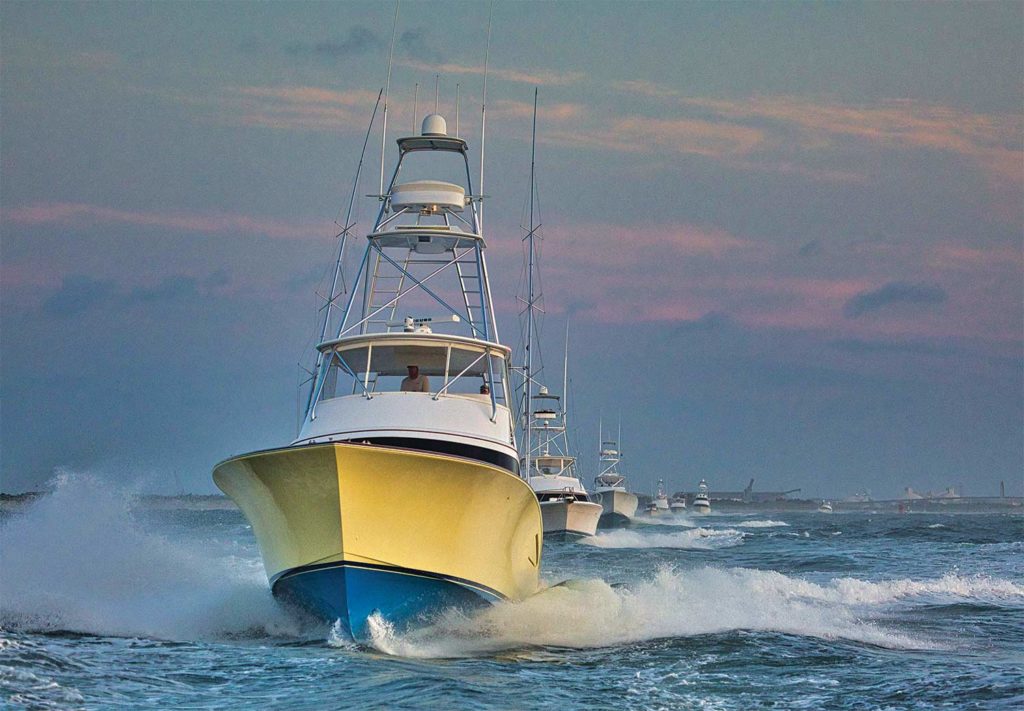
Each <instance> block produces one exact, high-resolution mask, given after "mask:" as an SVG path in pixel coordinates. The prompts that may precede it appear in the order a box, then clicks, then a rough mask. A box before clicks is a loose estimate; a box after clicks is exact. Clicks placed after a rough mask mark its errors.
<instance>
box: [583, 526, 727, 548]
mask: <svg viewBox="0 0 1024 711" xmlns="http://www.w3.org/2000/svg"><path fill="white" fill-rule="evenodd" d="M742 542H743V533H742V532H740V531H737V530H735V529H732V528H724V529H714V528H693V529H688V530H686V531H678V532H673V533H646V532H640V531H629V530H624V529H623V530H617V531H609V532H608V533H599V534H597V535H596V536H591V537H590V538H584V539H583V540H582V541H581V543H584V544H585V545H589V546H596V547H598V548H681V549H683V550H713V549H716V548H728V547H731V546H738V545H740V544H741V543H742Z"/></svg>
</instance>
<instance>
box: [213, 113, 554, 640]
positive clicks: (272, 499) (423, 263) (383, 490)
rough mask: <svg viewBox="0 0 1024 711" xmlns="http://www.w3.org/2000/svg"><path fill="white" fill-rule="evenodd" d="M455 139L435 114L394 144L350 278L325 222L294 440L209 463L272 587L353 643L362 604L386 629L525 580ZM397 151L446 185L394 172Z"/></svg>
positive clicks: (462, 148) (531, 499) (462, 150)
mask: <svg viewBox="0 0 1024 711" xmlns="http://www.w3.org/2000/svg"><path fill="white" fill-rule="evenodd" d="M367 135H369V134H367ZM467 150H468V149H467V144H466V141H464V140H463V139H462V138H459V137H457V136H450V135H448V132H447V125H446V122H445V120H444V119H443V118H442V117H441V116H440V115H438V114H436V113H434V114H431V115H429V116H427V117H426V118H425V119H424V120H423V124H422V131H421V132H420V134H419V135H413V136H408V137H404V138H399V139H398V159H397V163H396V165H395V169H394V173H393V175H392V177H391V179H390V182H388V183H384V181H383V170H382V173H381V178H382V179H381V185H382V187H383V186H384V185H386V186H387V187H386V189H382V190H381V194H380V195H379V196H375V197H377V198H378V199H379V200H380V203H381V205H380V209H379V212H378V214H377V217H376V220H375V222H374V226H373V229H372V230H371V231H370V233H369V234H368V235H367V243H366V249H365V251H364V252H363V256H362V259H361V261H360V262H359V264H358V268H356V267H355V265H352V267H351V269H352V270H353V271H355V277H354V279H352V280H351V282H349V283H351V284H352V285H353V288H352V289H346V288H345V283H346V280H345V278H344V276H345V269H344V268H343V261H344V255H345V244H346V237H347V229H348V228H346V230H345V231H343V232H342V234H341V235H339V236H340V237H341V240H340V243H339V244H340V246H339V251H338V258H337V265H336V270H335V278H334V285H333V286H332V289H331V293H330V298H329V299H328V300H327V302H326V304H325V306H324V310H325V315H324V318H323V322H322V329H321V334H320V336H321V337H320V341H319V343H318V344H317V346H316V353H315V357H316V365H315V369H314V373H313V376H312V381H311V389H310V392H309V394H308V398H307V403H306V409H305V417H304V419H303V422H302V425H301V428H300V431H299V435H298V437H297V438H296V439H295V440H294V441H293V442H292V443H291V444H290V445H288V446H286V447H281V448H278V449H268V450H262V451H257V452H253V453H250V454H244V455H241V456H236V457H232V458H231V459H228V460H226V461H224V462H221V463H220V464H218V465H217V466H216V468H215V469H214V472H213V478H214V481H215V482H216V483H217V486H219V487H220V488H221V489H222V490H223V491H224V492H225V493H226V494H227V495H228V496H230V497H231V498H232V499H233V500H234V501H235V502H236V503H237V504H238V505H239V507H240V508H241V509H242V511H243V513H244V514H245V516H246V518H247V519H248V520H249V522H250V523H251V525H252V529H253V532H254V534H255V536H256V539H257V542H258V543H259V547H260V552H261V554H262V557H263V563H264V567H265V568H266V572H267V576H268V578H269V580H270V585H271V588H272V590H273V593H274V595H275V596H276V597H277V598H279V599H283V600H287V601H291V602H293V603H296V604H298V605H300V606H301V607H304V608H306V609H307V610H310V611H312V612H313V613H315V614H317V615H319V616H320V617H322V618H324V619H325V620H328V621H332V622H333V621H335V620H337V621H340V623H341V625H342V626H343V627H344V628H345V629H346V630H347V631H348V632H349V633H350V634H351V635H352V636H353V637H355V638H356V639H362V638H365V637H366V636H367V635H368V632H369V628H368V618H370V617H371V615H375V614H379V615H380V617H382V618H383V619H384V620H386V621H387V622H389V623H391V624H393V625H395V626H396V627H399V628H401V627H402V626H407V625H409V624H411V623H413V622H416V621H419V620H421V619H425V618H427V617H429V616H430V615H432V614H434V613H436V612H438V611H440V610H441V609H444V608H448V607H452V606H455V607H466V606H475V605H479V604H486V603H490V602H495V601H499V600H520V599H522V598H524V597H527V596H529V595H531V594H532V593H534V592H535V591H536V590H537V587H538V583H539V569H540V562H541V547H542V543H543V528H542V523H541V513H540V506H539V505H538V502H537V497H536V496H535V495H534V492H533V489H531V488H530V486H529V485H528V484H527V482H526V481H525V480H524V479H523V478H521V477H520V476H519V455H518V451H517V448H516V438H515V417H514V416H513V414H512V410H511V408H510V402H511V392H510V389H509V387H510V383H509V378H508V372H509V362H510V349H509V348H508V347H506V346H504V345H502V344H501V342H500V341H499V340H498V332H497V326H496V323H495V319H494V311H493V305H492V300H491V290H490V285H489V282H488V273H487V267H486V262H485V260H484V248H485V243H484V237H483V230H482V214H481V213H482V208H481V200H482V197H481V196H480V195H478V194H474V192H473V189H472V180H471V171H470V166H469V159H468V155H467ZM445 161H447V164H446V165H442V164H443V163H444V162H445ZM407 163H408V164H417V165H411V166H409V168H408V169H409V170H417V171H418V175H423V174H424V173H425V174H427V175H437V174H438V172H436V171H441V170H442V169H444V168H447V171H446V172H444V173H442V174H443V175H444V176H445V177H449V176H451V175H455V176H459V177H458V178H456V179H463V180H462V182H463V184H459V183H451V182H445V181H441V180H434V179H415V180H409V181H407V182H400V181H399V177H400V176H401V175H402V172H403V169H406V168H407ZM382 165H383V158H382ZM463 170H464V173H463ZM481 182H482V175H481ZM354 196H355V188H353V193H352V198H350V201H349V206H350V207H349V214H350V215H351V205H352V200H353V199H354ZM347 223H348V220H347ZM357 296H358V298H357ZM342 303H343V304H344V306H341V305H340V304H342ZM399 309H402V311H399ZM428 310H429V311H428ZM442 328H443V329H444V330H446V331H451V332H445V333H438V332H435V329H439V330H440V329H442Z"/></svg>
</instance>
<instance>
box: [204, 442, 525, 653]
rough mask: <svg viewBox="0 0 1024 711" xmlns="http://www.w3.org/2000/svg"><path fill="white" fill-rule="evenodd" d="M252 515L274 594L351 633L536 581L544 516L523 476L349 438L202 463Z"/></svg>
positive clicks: (512, 594) (513, 596)
mask: <svg viewBox="0 0 1024 711" xmlns="http://www.w3.org/2000/svg"><path fill="white" fill-rule="evenodd" d="M213 478H214V481H215V482H216V484H217V486H218V487H220V488H221V490H223V491H224V493H226V494H227V495H228V496H230V497H231V498H232V499H233V500H234V501H235V502H236V503H237V504H238V506H239V507H240V508H241V509H242V511H243V513H244V514H245V516H246V518H247V519H248V520H249V522H250V524H251V525H252V529H253V532H254V534H255V536H256V540H257V542H258V544H259V547H260V552H261V554H262V556H263V564H264V567H265V568H266V572H267V577H268V578H269V580H270V582H271V586H272V588H273V590H274V593H275V595H278V596H279V597H286V598H290V599H292V600H294V601H296V602H298V603H299V604H301V605H303V606H304V607H307V608H309V609H311V610H313V611H314V612H317V613H318V614H321V615H322V616H323V617H325V618H337V619H340V620H341V621H342V623H343V624H344V625H345V626H346V627H347V628H348V629H349V631H350V632H351V633H352V634H353V636H355V637H360V636H362V635H363V634H365V624H366V617H367V616H368V615H370V614H372V613H374V612H379V613H380V614H381V615H382V616H384V617H385V618H390V621H392V622H394V623H405V622H408V621H410V620H412V619H416V618H419V617H422V616H423V615H428V614H430V613H431V612H433V611H435V609H436V608H439V607H444V606H449V605H451V604H461V603H463V602H467V601H481V602H482V601H491V602H493V601H495V600H501V599H509V600H520V599H523V598H525V597H527V596H529V595H532V594H533V593H534V592H536V590H537V588H538V584H539V573H540V556H541V547H542V543H543V538H542V537H543V524H542V520H541V513H540V508H539V505H538V503H537V499H536V497H535V496H534V493H533V491H532V490H531V489H530V487H529V486H528V485H527V484H526V483H525V482H524V481H522V480H521V479H520V478H519V477H517V476H515V475H513V474H511V473H509V472H508V471H506V470H504V469H501V468H498V467H495V466H492V465H489V464H486V463H482V462H478V461H474V460H469V459H463V458H458V457H451V456H445V455H440V454H431V453H425V452H419V451H410V450H406V449H397V448H389V447H381V446H373V445H361V444H353V443H329V444H320V445H309V446H303V447H290V448H284V449H277V450H270V451H265V452H256V453H252V454H247V455H242V456H239V457H235V458H233V459H229V460H227V461H225V462H222V463H221V464H219V465H218V466H217V467H216V468H215V469H214V472H213Z"/></svg>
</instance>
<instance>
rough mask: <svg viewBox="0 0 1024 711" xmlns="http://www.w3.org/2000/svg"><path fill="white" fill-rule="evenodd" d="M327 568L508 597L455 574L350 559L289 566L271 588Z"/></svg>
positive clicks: (502, 597) (501, 597) (273, 579)
mask: <svg viewBox="0 0 1024 711" xmlns="http://www.w3.org/2000/svg"><path fill="white" fill-rule="evenodd" d="M327 568H365V569H366V570H379V571H382V572H385V573H396V574H400V575H415V576H417V577H420V578H431V579H432V580H442V581H444V582H448V583H457V584H459V585H464V586H465V587H468V588H472V589H474V590H479V591H482V592H485V593H487V594H488V595H492V596H494V597H496V598H498V599H499V600H507V599H508V597H507V596H505V595H502V594H501V593H500V592H498V591H497V590H495V589H494V588H489V587H487V586H486V585H482V584H480V583H477V582H474V581H472V580H467V579H466V578H459V577H456V576H454V575H442V574H441V573H430V572H428V571H425V570H416V569H415V568H402V567H399V566H397V565H378V564H375V563H353V562H352V561H348V560H336V561H334V562H333V563H314V564H313V565H300V566H299V567H297V568H289V569H288V570H284V571H281V572H280V573H278V574H277V575H275V576H274V577H272V578H271V579H270V588H271V590H273V588H274V586H275V585H277V584H278V583H279V582H281V581H282V580H284V579H286V578H290V577H292V576H295V575H302V574H303V573H310V572H313V571H315V570H325V569H327Z"/></svg>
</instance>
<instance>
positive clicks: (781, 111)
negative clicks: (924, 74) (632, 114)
mask: <svg viewBox="0 0 1024 711" xmlns="http://www.w3.org/2000/svg"><path fill="white" fill-rule="evenodd" d="M682 103H683V104H685V105H689V106H696V107H699V108H702V109H706V110H711V111H714V112H715V113H717V114H719V115H720V116H722V117H724V118H728V119H740V120H744V119H769V120H772V121H779V122H782V123H786V124H790V125H795V126H798V127H799V128H801V129H803V130H804V131H807V132H809V133H810V134H812V135H814V134H817V135H818V136H828V135H833V136H851V137H854V138H859V139H862V140H867V141H872V142H876V143H882V144H887V145H894V146H900V147H905V148H928V149H932V150H940V151H946V152H949V153H955V154H958V155H962V156H965V157H967V158H969V159H971V160H973V161H974V162H975V163H976V164H977V165H979V166H980V167H981V168H982V169H983V170H985V171H986V173H987V174H988V176H989V178H990V179H991V180H993V181H995V183H996V184H1000V183H1001V184H1009V185H1010V186H1011V187H1012V188H1013V189H1014V190H1015V191H1016V192H1017V195H1018V198H1019V192H1020V188H1021V185H1022V184H1024V153H1022V151H1021V149H1020V136H1021V134H1022V132H1024V119H1022V117H1021V116H1020V115H1019V114H978V113H973V112H969V111H962V110H959V109H955V108H952V107H948V106H940V105H933V104H925V103H922V102H917V101H911V100H908V99H894V100H890V101H886V102H882V103H880V104H877V105H872V106H850V105H844V104H838V103H830V102H818V101H813V100H809V99H802V98H798V97H790V96H778V97H753V98H750V99H746V100H740V101H736V100H721V99H684V100H682ZM819 145H827V144H821V143H820V141H819Z"/></svg>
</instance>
